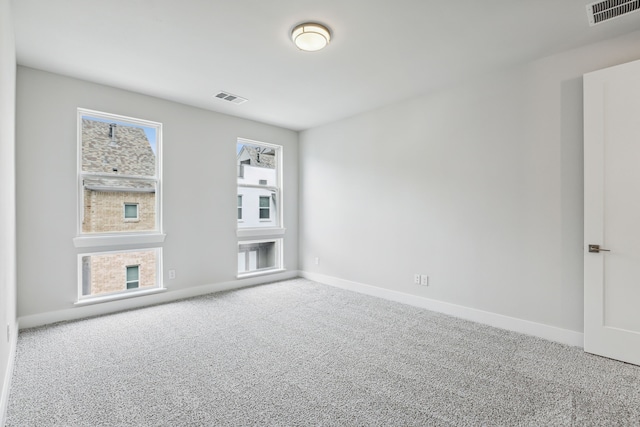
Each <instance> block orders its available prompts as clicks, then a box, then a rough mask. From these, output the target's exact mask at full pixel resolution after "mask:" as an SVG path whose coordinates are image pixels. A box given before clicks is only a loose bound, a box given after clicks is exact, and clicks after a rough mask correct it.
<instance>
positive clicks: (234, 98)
mask: <svg viewBox="0 0 640 427" xmlns="http://www.w3.org/2000/svg"><path fill="white" fill-rule="evenodd" d="M638 1H640V0H638ZM215 97H216V98H218V99H222V100H224V101H229V102H232V103H234V104H244V103H245V102H247V101H248V99H247V98H243V97H241V96H238V95H233V94H230V93H229V92H226V91H220V92H218V93H217V94H216V95H215Z"/></svg>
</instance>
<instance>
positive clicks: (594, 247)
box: [589, 245, 611, 254]
mask: <svg viewBox="0 0 640 427" xmlns="http://www.w3.org/2000/svg"><path fill="white" fill-rule="evenodd" d="M589 252H591V253H594V254H598V253H600V252H611V250H610V249H603V248H601V247H600V245H589Z"/></svg>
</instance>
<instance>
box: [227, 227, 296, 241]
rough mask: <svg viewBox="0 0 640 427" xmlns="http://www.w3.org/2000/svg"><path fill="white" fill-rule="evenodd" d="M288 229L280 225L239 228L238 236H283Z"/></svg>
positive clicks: (249, 237) (239, 237)
mask: <svg viewBox="0 0 640 427" xmlns="http://www.w3.org/2000/svg"><path fill="white" fill-rule="evenodd" d="M286 230H287V229H286V228H280V227H264V228H238V230H237V232H236V236H237V237H238V239H252V238H256V237H282V236H284V233H285V231H286Z"/></svg>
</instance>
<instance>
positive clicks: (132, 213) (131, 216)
mask: <svg viewBox="0 0 640 427" xmlns="http://www.w3.org/2000/svg"><path fill="white" fill-rule="evenodd" d="M124 219H125V220H136V219H138V204H137V203H125V204H124Z"/></svg>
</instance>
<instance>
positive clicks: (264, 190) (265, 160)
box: [237, 145, 278, 228]
mask: <svg viewBox="0 0 640 427" xmlns="http://www.w3.org/2000/svg"><path fill="white" fill-rule="evenodd" d="M237 159H238V227H239V228H258V227H275V226H277V225H278V217H277V215H278V212H276V206H277V204H276V202H275V197H276V191H275V190H274V189H275V188H276V187H277V185H278V183H277V182H276V179H277V173H276V161H275V153H274V152H273V150H271V149H268V148H261V147H252V146H249V145H243V146H242V148H241V149H240V151H239V152H238V157H237Z"/></svg>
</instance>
